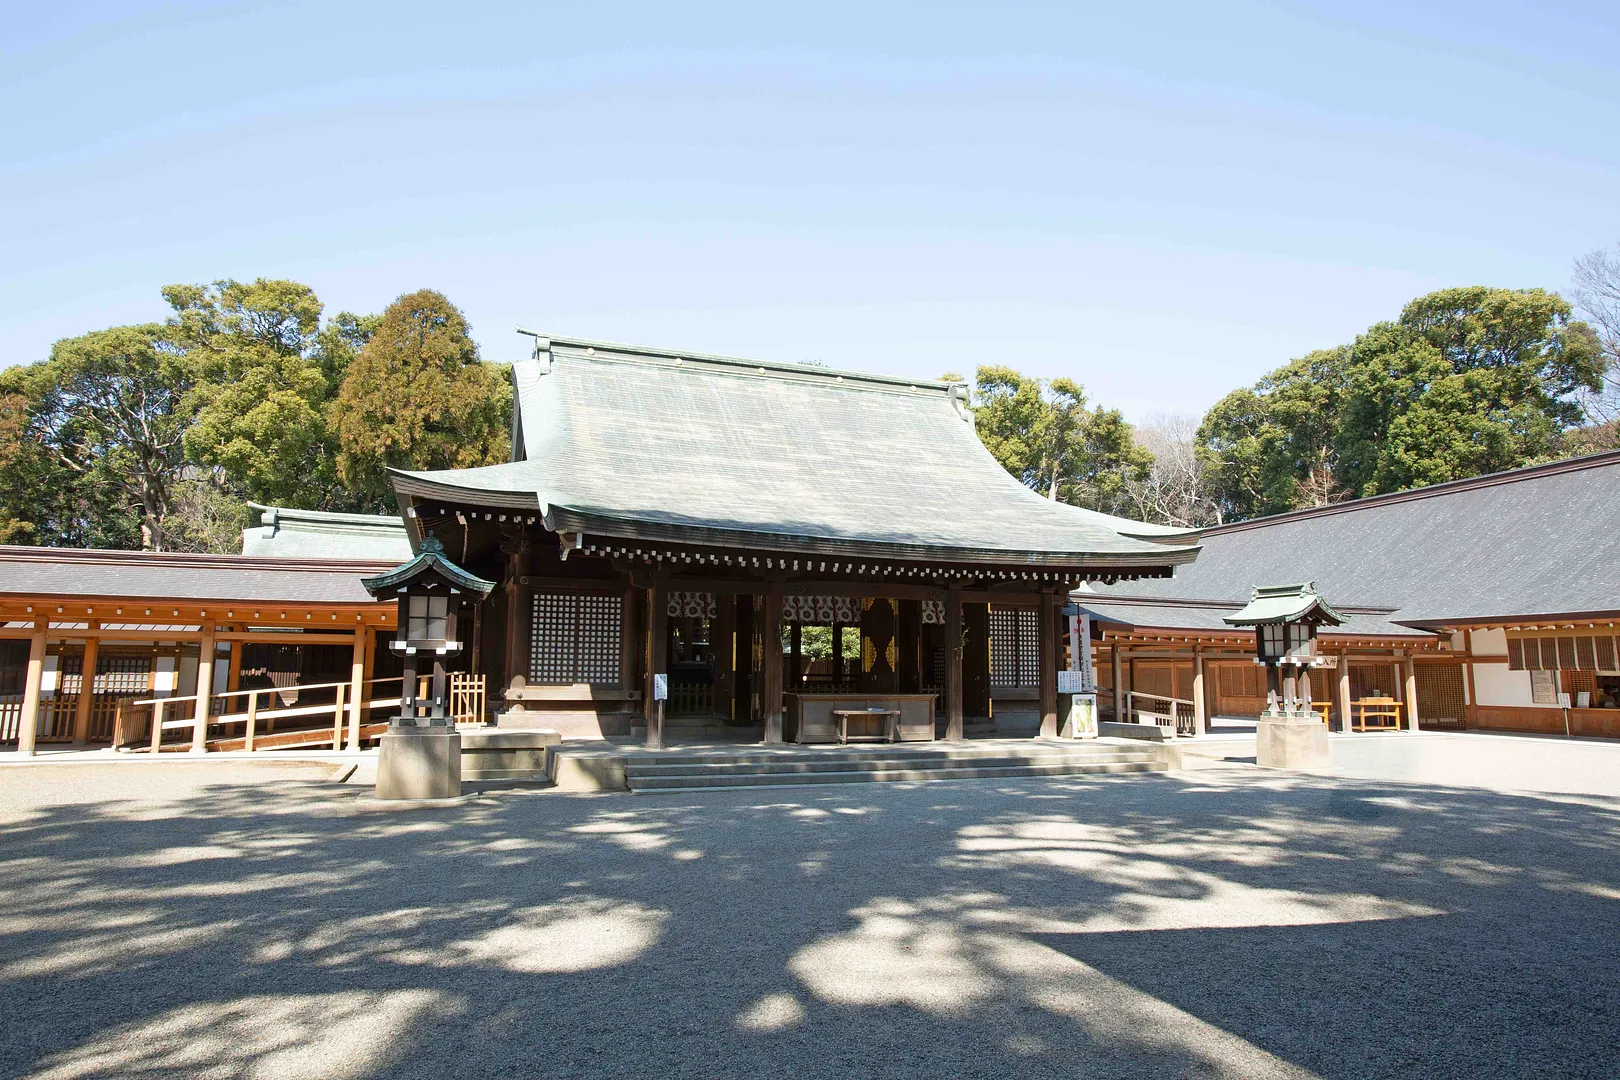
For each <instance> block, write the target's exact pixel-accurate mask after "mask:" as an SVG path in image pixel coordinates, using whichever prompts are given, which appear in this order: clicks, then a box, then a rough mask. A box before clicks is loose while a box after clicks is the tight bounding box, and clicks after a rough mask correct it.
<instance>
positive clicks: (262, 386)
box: [163, 278, 354, 509]
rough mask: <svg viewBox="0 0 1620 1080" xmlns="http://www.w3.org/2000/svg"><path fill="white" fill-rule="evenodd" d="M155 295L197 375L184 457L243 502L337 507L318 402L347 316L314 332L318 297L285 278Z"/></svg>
mask: <svg viewBox="0 0 1620 1080" xmlns="http://www.w3.org/2000/svg"><path fill="white" fill-rule="evenodd" d="M163 296H164V299H166V300H167V301H168V302H169V304H170V306H171V307H172V308H173V309H174V315H173V316H172V317H171V318H170V320H169V324H168V326H169V334H170V336H171V339H172V340H173V341H174V342H175V344H176V345H177V346H179V347H181V348H183V349H185V350H186V351H187V353H188V355H190V356H191V357H192V358H193V360H194V361H195V364H196V369H197V374H198V383H197V386H196V387H195V389H194V390H193V395H194V397H195V399H196V403H197V407H196V410H195V412H196V417H195V420H194V422H193V424H192V426H191V428H190V429H189V430H188V431H187V432H186V452H187V454H188V456H189V457H190V458H191V460H192V461H194V462H196V463H197V464H198V465H200V466H203V467H205V468H211V469H215V470H218V478H219V479H220V480H221V481H222V482H223V484H224V486H227V487H228V488H229V489H230V490H232V491H233V492H236V493H239V494H240V495H243V496H246V497H247V498H250V499H256V500H259V501H262V502H273V503H286V504H290V505H299V506H303V507H307V508H311V509H334V508H341V507H342V506H344V505H345V504H346V503H347V502H348V501H349V500H348V499H346V498H345V497H344V493H343V492H342V491H341V490H340V485H339V483H338V479H337V468H336V440H335V438H334V437H333V435H332V432H331V431H330V428H329V426H328V423H327V407H328V404H329V402H330V401H331V399H332V397H333V395H334V394H335V393H336V391H337V388H338V385H339V382H340V380H341V378H342V373H343V371H344V370H346V368H347V365H348V362H349V359H350V357H352V354H353V349H352V347H351V340H350V334H349V332H350V331H351V329H352V323H351V324H344V323H341V322H340V323H338V324H337V325H334V326H331V327H328V329H327V331H325V332H323V331H322V329H321V324H320V319H321V302H320V300H319V299H318V298H317V297H316V296H315V293H314V290H312V289H310V288H309V287H308V286H307V285H301V284H299V283H297V282H293V281H271V280H266V279H264V278H259V279H257V280H255V281H252V282H245V283H244V282H239V281H232V280H224V281H217V282H215V283H214V284H213V285H212V286H201V285H171V286H169V287H168V288H166V289H164V290H163ZM343 318H347V319H349V320H353V319H354V317H353V316H347V315H345V316H340V319H343Z"/></svg>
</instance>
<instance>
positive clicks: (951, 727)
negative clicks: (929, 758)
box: [945, 589, 962, 742]
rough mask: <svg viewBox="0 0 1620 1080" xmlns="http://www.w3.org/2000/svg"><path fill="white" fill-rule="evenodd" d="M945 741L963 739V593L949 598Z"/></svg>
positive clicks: (956, 591)
mask: <svg viewBox="0 0 1620 1080" xmlns="http://www.w3.org/2000/svg"><path fill="white" fill-rule="evenodd" d="M945 738H946V739H947V740H949V741H951V742H960V741H961V740H962V590H961V589H949V590H947V592H946V596H945Z"/></svg>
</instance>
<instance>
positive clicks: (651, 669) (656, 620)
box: [642, 576, 669, 750]
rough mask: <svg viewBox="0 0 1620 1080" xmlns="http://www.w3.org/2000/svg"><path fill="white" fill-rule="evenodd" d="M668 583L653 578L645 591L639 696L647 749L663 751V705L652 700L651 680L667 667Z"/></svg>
mask: <svg viewBox="0 0 1620 1080" xmlns="http://www.w3.org/2000/svg"><path fill="white" fill-rule="evenodd" d="M668 654H669V581H668V579H666V578H664V577H662V576H659V577H655V578H653V584H652V588H650V589H648V590H647V685H646V690H645V692H644V693H643V695H642V705H643V706H644V710H643V714H642V715H643V716H645V717H646V721H647V740H646V742H647V749H648V750H662V749H663V748H664V708H663V704H664V703H663V702H661V701H654V700H653V676H654V675H668V674H669V672H667V671H665V670H664V669H665V668H666V667H668V666H669V664H668Z"/></svg>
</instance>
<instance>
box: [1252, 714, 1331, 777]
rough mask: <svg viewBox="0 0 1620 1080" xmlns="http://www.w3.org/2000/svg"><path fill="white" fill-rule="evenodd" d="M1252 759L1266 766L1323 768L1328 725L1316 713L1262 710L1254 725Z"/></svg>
mask: <svg viewBox="0 0 1620 1080" xmlns="http://www.w3.org/2000/svg"><path fill="white" fill-rule="evenodd" d="M1255 761H1256V762H1258V763H1259V764H1261V765H1263V766H1265V767H1266V768H1268V769H1325V768H1327V767H1328V765H1329V762H1330V758H1329V751H1328V733H1327V725H1326V724H1324V723H1322V721H1321V719H1320V718H1318V717H1316V716H1286V715H1284V716H1274V715H1268V714H1265V713H1262V714H1261V716H1260V723H1259V725H1258V727H1256V729H1255Z"/></svg>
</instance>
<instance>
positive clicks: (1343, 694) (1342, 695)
mask: <svg viewBox="0 0 1620 1080" xmlns="http://www.w3.org/2000/svg"><path fill="white" fill-rule="evenodd" d="M1338 675H1339V682H1338V701H1339V730H1340V731H1344V732H1348V731H1349V730H1350V654H1349V653H1343V652H1342V653H1340V654H1339V669H1338Z"/></svg>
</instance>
